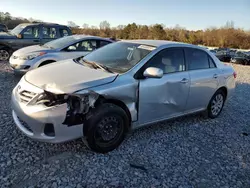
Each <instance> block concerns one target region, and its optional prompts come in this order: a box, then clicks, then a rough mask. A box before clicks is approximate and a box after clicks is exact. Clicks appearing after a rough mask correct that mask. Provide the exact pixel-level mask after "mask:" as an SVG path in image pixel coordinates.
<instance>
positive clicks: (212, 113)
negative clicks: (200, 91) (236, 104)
mask: <svg viewBox="0 0 250 188" xmlns="http://www.w3.org/2000/svg"><path fill="white" fill-rule="evenodd" d="M225 100H226V95H225V93H224V92H223V90H218V91H217V92H216V93H215V94H214V95H213V97H212V98H211V100H210V102H209V105H208V108H207V110H208V116H209V117H210V118H216V117H218V116H219V115H220V113H221V111H222V109H223V106H224V103H225Z"/></svg>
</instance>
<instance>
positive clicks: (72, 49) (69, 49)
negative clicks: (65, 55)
mask: <svg viewBox="0 0 250 188" xmlns="http://www.w3.org/2000/svg"><path fill="white" fill-rule="evenodd" d="M75 50H76V47H75V46H69V47H68V51H75Z"/></svg>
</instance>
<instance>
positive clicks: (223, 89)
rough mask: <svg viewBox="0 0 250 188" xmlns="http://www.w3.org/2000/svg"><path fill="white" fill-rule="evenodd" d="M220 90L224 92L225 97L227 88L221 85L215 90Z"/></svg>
mask: <svg viewBox="0 0 250 188" xmlns="http://www.w3.org/2000/svg"><path fill="white" fill-rule="evenodd" d="M220 90H221V91H223V93H224V94H225V98H227V94H228V91H227V88H226V87H225V86H222V87H220V88H219V89H217V91H220ZM217 91H216V92H217ZM216 92H215V93H216Z"/></svg>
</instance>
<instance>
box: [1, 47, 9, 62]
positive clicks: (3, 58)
mask: <svg viewBox="0 0 250 188" xmlns="http://www.w3.org/2000/svg"><path fill="white" fill-rule="evenodd" d="M9 58H10V50H9V49H7V48H1V49H0V61H7V60H8V59H9Z"/></svg>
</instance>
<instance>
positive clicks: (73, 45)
mask: <svg viewBox="0 0 250 188" xmlns="http://www.w3.org/2000/svg"><path fill="white" fill-rule="evenodd" d="M112 42H114V41H113V40H110V39H105V38H101V37H96V36H87V35H72V36H67V37H63V38H60V39H56V40H53V41H51V42H48V43H45V44H44V45H34V46H29V47H24V48H22V49H19V50H17V51H15V52H14V53H13V54H12V56H11V57H10V66H11V67H12V68H13V69H14V72H15V73H26V72H28V71H29V70H32V69H35V68H37V67H41V66H43V65H47V64H49V63H53V62H56V61H61V60H65V59H72V58H77V57H80V56H84V55H87V54H88V53H90V52H92V51H94V50H96V49H98V48H100V47H102V46H105V45H107V44H110V43H112Z"/></svg>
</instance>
